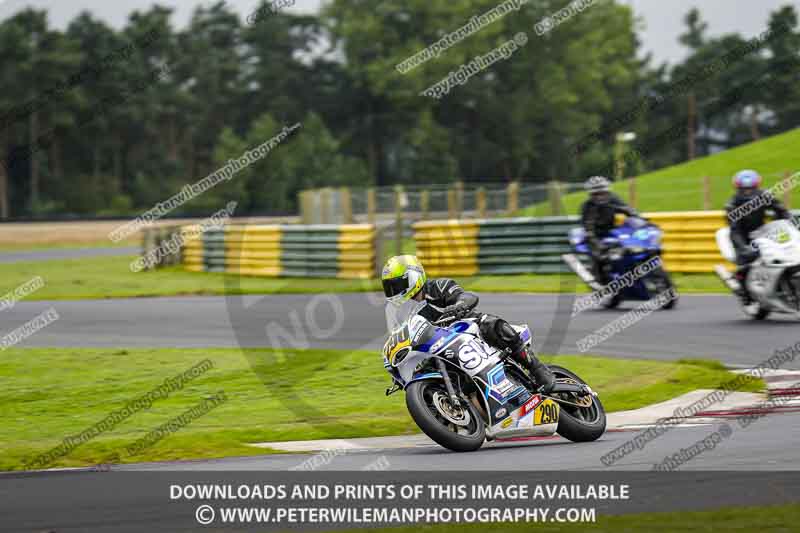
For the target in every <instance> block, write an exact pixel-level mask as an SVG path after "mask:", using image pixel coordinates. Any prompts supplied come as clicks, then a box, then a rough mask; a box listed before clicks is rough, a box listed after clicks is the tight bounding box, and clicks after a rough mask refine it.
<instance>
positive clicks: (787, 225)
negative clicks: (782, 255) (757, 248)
mask: <svg viewBox="0 0 800 533" xmlns="http://www.w3.org/2000/svg"><path fill="white" fill-rule="evenodd" d="M798 236H800V232H798V230H797V228H796V227H795V226H794V224H792V223H791V222H789V221H788V220H775V221H773V222H770V223H769V224H765V225H764V226H763V227H762V228H759V229H758V230H756V231H754V232H753V233H752V234H751V235H750V237H751V238H753V239H769V240H771V241H773V242H776V243H778V244H786V243H787V242H790V241H793V240H796V239H797V238H798Z"/></svg>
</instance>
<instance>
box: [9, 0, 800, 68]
mask: <svg viewBox="0 0 800 533" xmlns="http://www.w3.org/2000/svg"><path fill="white" fill-rule="evenodd" d="M322 1H323V0H296V1H295V5H294V6H292V7H291V8H288V10H289V11H297V12H309V11H316V10H317V9H319V6H320V4H321V3H322ZM387 1H402V0H387ZM444 1H446V0H444ZM534 1H535V0H534ZM619 1H620V2H621V3H624V4H627V5H630V6H632V7H633V8H634V10H635V11H636V13H637V14H638V15H639V16H641V17H642V19H643V20H644V28H643V31H642V40H643V42H644V48H645V50H647V51H651V52H652V53H653V56H654V58H655V60H656V63H660V62H662V61H670V62H675V61H677V60H680V59H681V58H682V57H683V56H684V55H685V53H686V51H685V49H684V48H683V47H682V46H681V45H680V44H679V43H678V42H677V39H678V35H679V34H680V33H682V31H683V21H682V19H683V16H684V15H685V14H686V12H687V11H689V9H691V8H692V7H693V6H697V7H698V8H699V9H700V10H701V12H702V14H703V18H704V20H706V22H708V24H709V32H710V34H711V35H712V36H713V35H719V34H723V33H729V32H738V33H741V34H743V35H744V36H746V37H752V36H755V35H757V34H759V33H761V32H762V31H763V30H764V29H765V28H766V24H767V20H768V18H769V13H770V12H771V11H774V10H775V9H777V8H779V7H780V6H784V5H793V6H795V8H796V9H797V10H798V11H800V0H619ZM155 3H158V4H161V5H165V6H170V7H173V8H175V13H174V15H173V22H174V24H176V25H177V26H178V27H183V26H184V25H185V24H186V23H187V22H188V20H189V17H190V15H191V12H192V10H193V8H194V6H197V5H202V4H212V3H214V0H161V1H158V2H157V1H154V0H0V19H4V18H6V17H7V16H9V15H11V14H13V13H14V12H15V11H17V10H19V9H22V8H23V7H24V6H26V5H32V6H35V7H37V8H40V9H47V10H48V11H49V13H50V21H51V23H52V24H54V25H55V26H56V27H58V28H63V27H64V26H65V25H66V24H67V23H68V22H69V21H70V20H71V19H72V18H73V17H74V16H75V15H76V14H78V13H79V12H80V11H82V10H84V9H86V10H89V11H90V12H92V13H93V14H94V15H95V16H97V17H98V18H101V19H104V20H106V21H107V22H108V23H109V24H111V25H112V26H115V27H121V26H123V25H124V24H125V20H126V18H127V16H128V13H130V12H131V11H134V10H136V9H139V10H145V9H147V8H148V7H149V6H151V5H153V4H155ZM226 3H227V4H228V5H229V6H231V7H232V8H234V9H236V10H237V11H238V12H239V13H240V14H242V16H243V17H244V16H246V15H247V14H248V13H250V12H251V11H252V10H253V8H254V7H255V6H256V5H257V4H258V0H226ZM498 3H500V0H498Z"/></svg>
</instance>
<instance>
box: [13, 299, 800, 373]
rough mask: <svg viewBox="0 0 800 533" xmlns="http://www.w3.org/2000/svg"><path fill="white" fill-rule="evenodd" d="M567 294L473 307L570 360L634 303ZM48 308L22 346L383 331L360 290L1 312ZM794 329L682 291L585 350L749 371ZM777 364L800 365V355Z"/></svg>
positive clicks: (278, 339) (249, 340) (364, 345)
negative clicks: (49, 313) (47, 317)
mask: <svg viewBox="0 0 800 533" xmlns="http://www.w3.org/2000/svg"><path fill="white" fill-rule="evenodd" d="M571 298H572V297H571V296H558V295H529V294H483V295H481V304H480V309H481V310H482V311H485V312H490V313H494V314H499V315H501V316H503V317H505V318H507V319H508V320H510V321H512V322H517V323H521V322H527V323H529V324H530V325H531V327H532V328H533V330H534V335H535V337H536V345H537V349H538V350H539V351H540V352H542V353H561V354H574V353H579V350H578V347H577V345H576V342H577V341H578V340H580V339H582V338H583V337H585V336H586V335H588V334H590V333H592V332H594V331H595V330H597V329H598V328H601V327H603V326H604V325H606V324H608V323H610V322H612V321H614V320H615V319H617V318H619V317H621V316H622V315H623V314H624V313H625V312H626V311H627V310H630V309H632V308H633V307H635V306H636V305H638V304H636V303H627V304H623V306H622V308H621V309H618V310H612V311H609V310H588V311H584V312H582V313H580V314H578V315H577V316H576V317H574V318H572V317H571V314H572V312H571V309H572V299H571ZM51 306H52V307H54V308H55V309H56V311H57V312H58V314H59V316H60V319H59V320H58V321H56V322H54V323H52V324H50V325H48V326H47V327H46V328H44V329H43V330H41V331H39V332H37V334H36V335H33V336H32V337H30V338H29V339H27V340H26V341H24V345H25V346H70V347H75V346H78V347H151V346H152V347H195V348H202V347H236V346H244V347H263V346H282V347H293V348H309V347H320V348H338V349H375V350H377V349H379V348H380V347H381V346H382V344H383V335H384V331H385V327H386V326H385V319H384V310H383V304H382V302H381V298H379V297H378V295H376V294H363V293H362V294H343V295H320V296H306V295H267V296H230V297H178V298H137V299H119V300H113V299H112V300H83V301H52V302H19V303H17V304H16V305H15V306H14V307H13V308H12V309H9V310H6V311H4V313H3V315H4V316H3V329H4V330H5V331H10V330H11V329H13V328H15V327H18V326H20V325H22V324H24V323H25V322H26V321H28V320H30V319H31V318H33V317H34V316H35V315H36V314H38V313H40V312H42V311H44V310H45V309H47V308H49V307H51ZM559 308H560V309H561V311H559V312H558V313H557V312H556V310H557V309H559ZM773 317H774V318H773ZM799 325H800V324H798V323H797V322H795V321H792V320H791V319H789V318H788V317H781V316H780V315H773V316H772V317H770V318H769V319H767V320H766V321H763V322H756V321H752V320H750V319H747V318H745V317H744V315H742V313H741V311H740V309H739V307H738V305H737V303H736V301H735V299H734V298H733V297H731V296H726V295H686V296H683V297H682V298H681V300H680V302H679V304H678V306H677V307H676V308H675V309H674V310H671V311H657V312H655V313H653V314H651V315H649V316H646V317H645V318H643V319H642V320H641V321H640V322H638V323H636V324H634V325H632V326H631V327H629V328H627V329H624V330H623V331H620V332H619V333H617V334H616V335H614V336H612V337H611V338H609V339H608V340H606V341H604V342H602V343H601V344H599V345H597V346H595V347H594V348H592V349H591V350H589V351H590V352H591V353H596V354H600V355H609V356H620V357H634V358H653V359H666V360H669V359H680V358H687V357H688V358H713V359H718V360H721V361H723V362H725V363H727V364H729V365H732V366H747V367H750V366H754V365H757V364H759V363H760V362H762V361H764V360H765V359H767V358H768V357H770V356H771V355H772V354H773V353H774V351H775V350H776V349H782V348H785V347H788V346H791V345H793V344H795V343H796V342H798V341H800V327H798V326H799ZM784 368H787V369H800V357H799V358H797V359H796V360H795V361H791V362H789V363H787V364H786V365H785V366H784Z"/></svg>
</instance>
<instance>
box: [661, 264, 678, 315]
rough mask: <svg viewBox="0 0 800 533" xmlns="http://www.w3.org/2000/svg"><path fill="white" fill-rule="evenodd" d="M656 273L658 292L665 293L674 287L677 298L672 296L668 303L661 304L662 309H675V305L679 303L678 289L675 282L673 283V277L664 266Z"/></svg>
mask: <svg viewBox="0 0 800 533" xmlns="http://www.w3.org/2000/svg"><path fill="white" fill-rule="evenodd" d="M656 275H657V276H658V282H657V283H658V292H659V294H664V292H666V291H668V290H670V289H672V290H673V291H674V294H675V298H670V299H669V300H668V301H667V303H665V304H664V305H662V306H661V309H666V310H670V309H675V306H676V305H677V304H678V290H677V288H676V287H675V284H674V283H672V278H671V277H670V276H669V274H667V271H666V270H664V269H663V268H659V269H658V270H657V271H656Z"/></svg>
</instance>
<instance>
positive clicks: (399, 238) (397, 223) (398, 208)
mask: <svg viewBox="0 0 800 533" xmlns="http://www.w3.org/2000/svg"><path fill="white" fill-rule="evenodd" d="M403 203H404V202H403V186H402V185H396V186H395V188H394V239H395V243H394V244H395V255H402V254H403V208H404V207H405V205H403Z"/></svg>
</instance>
